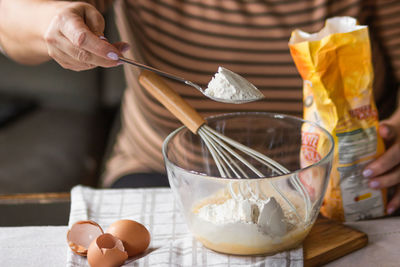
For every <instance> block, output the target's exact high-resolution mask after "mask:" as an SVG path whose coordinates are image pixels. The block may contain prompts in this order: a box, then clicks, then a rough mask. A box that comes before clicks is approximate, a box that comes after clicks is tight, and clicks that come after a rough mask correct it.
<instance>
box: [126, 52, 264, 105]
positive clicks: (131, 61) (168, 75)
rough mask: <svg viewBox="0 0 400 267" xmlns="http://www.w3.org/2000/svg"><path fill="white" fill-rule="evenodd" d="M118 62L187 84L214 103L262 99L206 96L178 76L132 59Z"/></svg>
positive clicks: (256, 97)
mask: <svg viewBox="0 0 400 267" xmlns="http://www.w3.org/2000/svg"><path fill="white" fill-rule="evenodd" d="M119 60H120V61H122V62H124V63H128V64H131V65H134V66H136V67H139V68H142V69H145V70H149V71H152V72H155V73H157V74H159V75H161V76H164V77H167V78H170V79H173V80H176V81H179V82H182V83H185V84H187V85H190V86H192V87H194V88H196V89H197V90H199V91H200V92H201V93H202V94H203V95H205V96H206V97H208V98H210V99H212V100H214V101H217V102H223V103H230V104H244V103H249V102H253V101H257V100H260V99H262V98H263V97H262V96H261V97H260V96H259V95H257V96H256V95H255V96H254V98H246V99H226V98H217V97H214V96H211V95H208V94H207V93H206V92H205V90H203V88H201V86H199V85H198V84H195V83H193V82H191V81H188V80H186V79H184V78H181V77H179V76H176V75H173V74H171V73H168V72H165V71H162V70H159V69H156V68H153V67H150V66H147V65H144V64H142V63H139V62H137V61H134V60H132V59H128V58H125V57H119ZM239 90H240V88H239Z"/></svg>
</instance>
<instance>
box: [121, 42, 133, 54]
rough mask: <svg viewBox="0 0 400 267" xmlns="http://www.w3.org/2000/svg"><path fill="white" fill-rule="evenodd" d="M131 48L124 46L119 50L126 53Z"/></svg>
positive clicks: (127, 45)
mask: <svg viewBox="0 0 400 267" xmlns="http://www.w3.org/2000/svg"><path fill="white" fill-rule="evenodd" d="M130 47H131V46H130V45H129V44H124V45H123V46H122V48H121V52H126V51H128V50H129V48H130Z"/></svg>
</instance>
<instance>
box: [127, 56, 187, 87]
mask: <svg viewBox="0 0 400 267" xmlns="http://www.w3.org/2000/svg"><path fill="white" fill-rule="evenodd" d="M119 60H120V61H122V62H125V63H128V64H131V65H134V66H136V67H139V68H141V69H145V70H149V71H152V72H155V73H157V74H158V75H161V76H164V77H167V78H170V79H173V80H177V81H180V82H183V83H187V81H186V80H185V79H183V78H181V77H178V76H175V75H173V74H171V73H168V72H165V71H162V70H159V69H156V68H153V67H150V66H147V65H145V64H142V63H139V62H137V61H134V60H132V59H129V58H125V57H119Z"/></svg>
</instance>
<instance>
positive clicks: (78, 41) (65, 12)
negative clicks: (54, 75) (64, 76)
mask: <svg viewBox="0 0 400 267" xmlns="http://www.w3.org/2000/svg"><path fill="white" fill-rule="evenodd" d="M104 27H105V22H104V18H103V16H102V15H101V13H100V12H99V11H98V10H97V9H96V8H95V7H94V6H92V5H90V4H87V3H83V2H71V3H68V2H63V4H62V5H60V6H59V8H58V12H57V13H56V14H55V15H54V17H53V18H52V20H51V22H50V25H49V27H48V28H47V31H46V33H45V35H44V40H45V42H46V45H47V51H48V54H49V56H50V57H52V58H53V59H54V60H55V61H57V62H58V63H59V64H60V65H61V66H62V67H64V68H66V69H71V70H75V71H80V70H87V69H91V68H94V67H97V66H101V67H113V66H116V65H117V64H118V56H120V55H121V52H122V51H123V50H124V49H126V48H127V44H124V43H116V44H114V45H112V44H110V43H109V42H108V41H107V40H106V39H105V38H104V37H103V32H104Z"/></svg>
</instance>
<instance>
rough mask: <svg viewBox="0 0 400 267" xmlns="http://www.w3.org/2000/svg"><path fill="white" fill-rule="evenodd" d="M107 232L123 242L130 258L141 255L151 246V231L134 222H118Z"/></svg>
mask: <svg viewBox="0 0 400 267" xmlns="http://www.w3.org/2000/svg"><path fill="white" fill-rule="evenodd" d="M106 232H107V233H110V234H112V235H113V236H115V237H117V238H119V239H120V240H121V241H122V243H123V244H124V247H125V250H126V252H128V255H129V257H132V256H136V255H139V254H141V253H142V252H144V251H145V250H146V249H147V247H148V246H149V244H150V233H149V231H148V230H147V229H146V227H145V226H144V225H143V224H141V223H138V222H136V221H133V220H119V221H116V222H114V223H113V224H111V225H110V227H109V228H108V229H107V231H106Z"/></svg>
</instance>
